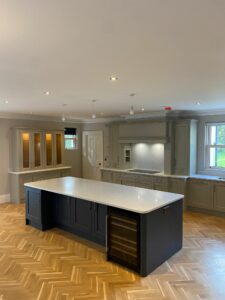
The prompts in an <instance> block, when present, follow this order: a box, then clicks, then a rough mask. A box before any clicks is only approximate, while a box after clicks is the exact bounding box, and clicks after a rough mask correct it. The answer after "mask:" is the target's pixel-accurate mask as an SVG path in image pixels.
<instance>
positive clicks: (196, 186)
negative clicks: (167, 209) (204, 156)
mask: <svg viewBox="0 0 225 300" xmlns="http://www.w3.org/2000/svg"><path fill="white" fill-rule="evenodd" d="M188 206H191V207H197V208H204V209H209V210H212V209H213V182H210V181H207V180H201V179H191V180H189V181H188Z"/></svg>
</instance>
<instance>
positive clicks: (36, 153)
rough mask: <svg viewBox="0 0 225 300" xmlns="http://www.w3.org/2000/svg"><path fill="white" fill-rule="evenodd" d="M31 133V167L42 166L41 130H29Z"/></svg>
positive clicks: (37, 167) (38, 167)
mask: <svg viewBox="0 0 225 300" xmlns="http://www.w3.org/2000/svg"><path fill="white" fill-rule="evenodd" d="M30 135H31V167H32V169H40V168H43V146H44V145H43V141H44V140H43V133H42V132H41V131H33V132H30Z"/></svg>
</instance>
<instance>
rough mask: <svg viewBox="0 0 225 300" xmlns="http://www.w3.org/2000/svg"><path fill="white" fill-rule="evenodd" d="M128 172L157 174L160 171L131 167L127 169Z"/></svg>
mask: <svg viewBox="0 0 225 300" xmlns="http://www.w3.org/2000/svg"><path fill="white" fill-rule="evenodd" d="M128 171H129V172H134V173H136V172H137V173H144V174H157V173H160V171H155V170H142V169H131V170H128Z"/></svg>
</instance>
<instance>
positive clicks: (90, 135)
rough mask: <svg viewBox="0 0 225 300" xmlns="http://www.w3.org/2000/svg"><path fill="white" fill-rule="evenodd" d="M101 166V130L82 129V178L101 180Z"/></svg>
mask: <svg viewBox="0 0 225 300" xmlns="http://www.w3.org/2000/svg"><path fill="white" fill-rule="evenodd" d="M102 167H103V132H102V131H83V134H82V169H83V178H87V179H94V180H101V171H100V169H101V168H102Z"/></svg>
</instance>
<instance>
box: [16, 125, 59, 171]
mask: <svg viewBox="0 0 225 300" xmlns="http://www.w3.org/2000/svg"><path fill="white" fill-rule="evenodd" d="M11 144H12V146H11V169H12V170H14V171H26V170H33V169H44V168H51V167H60V166H63V159H64V132H63V131H54V130H49V131H41V130H30V129H29V130H25V129H13V133H12V143H11Z"/></svg>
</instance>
